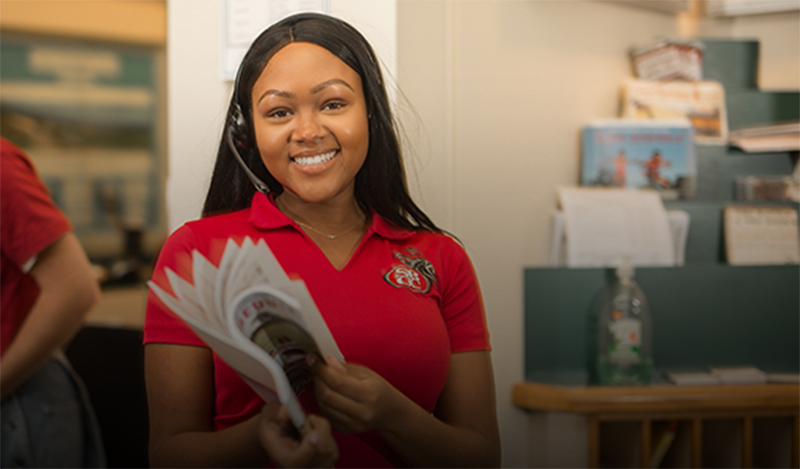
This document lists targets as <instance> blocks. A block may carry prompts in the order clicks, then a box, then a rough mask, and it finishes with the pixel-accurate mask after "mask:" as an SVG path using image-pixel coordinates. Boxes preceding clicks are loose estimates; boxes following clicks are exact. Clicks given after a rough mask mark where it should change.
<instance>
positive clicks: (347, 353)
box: [144, 193, 490, 467]
mask: <svg viewBox="0 0 800 469" xmlns="http://www.w3.org/2000/svg"><path fill="white" fill-rule="evenodd" d="M245 237H250V238H251V239H252V240H253V241H254V242H258V240H259V239H264V240H265V241H266V243H267V244H268V245H269V247H270V249H271V250H272V252H273V253H274V254H275V257H276V258H277V259H278V262H280V264H281V266H282V267H283V269H284V270H285V271H286V273H287V274H288V275H289V276H290V277H293V278H295V277H298V278H302V279H303V280H304V281H305V283H306V286H307V287H308V290H309V292H310V294H311V296H312V298H313V299H314V301H315V302H316V304H317V307H318V308H319V311H320V313H321V314H322V316H323V317H324V318H325V321H326V323H327V324H328V327H329V328H330V330H331V333H332V334H333V337H334V338H335V339H336V343H337V345H338V346H339V349H340V350H341V352H342V354H343V355H344V357H345V359H346V360H347V361H348V362H349V363H355V364H359V365H363V366H366V367H367V368H369V369H371V370H373V371H375V372H377V373H379V374H380V375H381V376H382V377H383V378H385V379H386V380H387V381H388V382H390V383H391V384H392V385H393V386H395V387H396V388H398V389H399V390H400V391H402V392H403V393H404V394H405V395H406V396H408V397H409V398H411V399H412V400H413V401H414V402H416V403H417V404H418V405H419V406H421V407H422V408H424V409H425V410H426V411H428V412H433V410H434V408H435V406H436V401H437V399H438V398H439V395H440V393H441V391H442V389H443V388H444V385H445V382H446V380H447V375H448V373H449V367H450V355H451V354H452V353H457V352H466V351H475V350H489V348H490V346H489V337H488V332H487V329H486V322H485V318H484V310H483V301H482V299H481V294H480V290H479V287H478V282H477V279H476V277H475V273H474V270H473V268H472V264H471V262H470V260H469V258H468V257H467V255H466V253H465V252H464V250H463V248H462V247H461V246H460V245H459V244H458V243H456V242H455V241H454V240H453V239H451V238H450V237H448V236H445V235H442V234H438V233H429V232H423V231H420V232H412V231H406V230H402V229H399V228H397V227H394V226H393V225H390V224H389V223H387V222H386V221H385V220H383V219H382V218H381V217H380V216H379V215H377V214H374V215H373V216H372V224H371V226H370V228H369V230H368V231H367V234H366V235H365V236H364V238H363V240H362V241H361V244H360V245H359V246H358V248H357V249H356V251H355V253H354V254H353V257H352V258H351V259H350V261H349V262H348V264H347V265H346V266H345V267H344V268H342V269H341V270H337V269H335V268H334V267H333V266H332V265H331V263H330V262H329V261H328V258H327V257H326V256H325V254H324V253H323V252H322V251H321V250H320V249H319V248H318V247H317V245H316V244H314V242H313V241H312V240H311V239H310V238H309V237H308V236H307V235H306V234H305V233H304V232H303V231H302V230H300V229H299V227H298V226H297V224H296V223H295V222H294V221H292V220H291V219H290V218H289V217H287V216H286V215H284V214H283V213H282V212H281V211H280V210H278V209H277V207H276V206H275V205H274V202H273V201H272V200H271V199H270V198H268V197H267V196H265V195H263V194H261V193H256V195H255V196H254V198H253V203H252V206H251V207H250V208H248V209H245V210H240V211H237V212H233V213H229V214H224V215H219V216H214V217H209V218H204V219H201V220H197V221H193V222H189V223H187V224H185V225H184V226H182V227H181V228H179V229H178V230H176V231H175V232H174V233H173V234H172V235H171V236H170V237H169V239H168V240H167V242H166V244H165V245H164V247H163V249H162V251H161V254H160V256H159V260H158V263H157V265H156V269H155V272H154V275H153V280H154V281H155V282H156V283H157V284H158V285H160V286H162V287H165V288H167V287H168V282H167V280H166V277H165V274H164V268H165V267H169V268H170V269H172V270H174V271H175V272H177V273H178V274H179V275H181V276H183V277H184V278H185V279H187V280H189V281H191V280H192V269H191V252H192V251H193V250H198V251H199V252H200V253H202V254H203V255H205V256H206V257H207V258H208V259H209V260H210V261H211V262H213V263H214V264H215V265H219V261H220V259H221V257H222V252H223V249H224V246H225V243H226V242H227V239H228V238H232V239H234V240H235V241H236V242H238V243H240V244H241V242H242V240H243V239H244V238H245ZM168 291H169V289H168ZM144 333H145V336H144V339H145V343H175V344H184V345H196V346H205V344H204V343H203V341H202V340H200V339H199V338H198V337H197V336H196V335H195V334H194V333H193V332H192V331H191V330H190V329H189V328H188V327H187V326H186V325H185V324H184V323H183V322H182V321H181V320H180V319H179V318H177V316H174V315H172V314H171V313H169V312H167V311H165V310H164V309H163V306H162V304H161V302H160V301H158V300H157V299H156V298H155V295H153V294H152V293H151V295H150V298H149V299H148V304H147V317H146V321H145V331H144ZM214 364H215V369H214V373H215V386H216V408H215V420H214V422H215V427H216V429H218V430H221V429H224V428H227V427H230V426H232V425H235V424H237V423H239V422H242V421H244V420H246V419H248V418H249V417H251V416H253V415H254V414H255V413H256V412H258V411H259V410H260V408H261V406H262V405H263V402H262V401H261V399H260V398H258V397H257V396H256V394H255V393H254V392H253V391H252V390H251V389H250V388H249V387H248V386H247V385H246V384H245V383H244V382H243V381H242V380H241V378H239V376H238V375H237V374H236V372H234V371H233V370H232V369H230V368H229V367H228V366H227V365H226V364H225V363H224V362H222V360H221V359H219V357H217V356H216V354H215V355H214ZM308 394H309V393H307V394H304V395H303V396H301V401H302V402H303V405H304V406H305V407H306V408H307V409H308V410H310V411H312V412H313V409H315V408H316V403H315V402H313V400H314V398H313V395H308ZM334 435H335V437H336V439H337V443H338V444H339V451H340V454H341V458H340V460H339V463H338V464H337V465H338V466H340V467H385V466H390V465H403V463H402V461H401V460H400V459H399V458H398V457H397V456H396V455H395V454H394V453H393V452H392V451H391V449H389V447H388V446H387V445H386V444H385V443H384V442H383V441H382V439H381V438H380V437H379V436H378V435H377V433H375V432H369V433H366V434H361V435H342V434H338V433H336V432H334Z"/></svg>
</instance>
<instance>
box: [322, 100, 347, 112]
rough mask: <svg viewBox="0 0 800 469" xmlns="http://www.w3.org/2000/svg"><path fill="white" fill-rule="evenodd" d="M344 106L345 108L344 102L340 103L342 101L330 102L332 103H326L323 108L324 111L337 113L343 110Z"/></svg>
mask: <svg viewBox="0 0 800 469" xmlns="http://www.w3.org/2000/svg"><path fill="white" fill-rule="evenodd" d="M344 106H345V104H344V103H343V102H340V101H330V102H327V103H325V105H324V106H322V109H327V110H330V111H335V110H337V109H341V108H343V107H344Z"/></svg>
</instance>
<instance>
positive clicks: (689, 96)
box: [621, 79, 728, 145]
mask: <svg viewBox="0 0 800 469" xmlns="http://www.w3.org/2000/svg"><path fill="white" fill-rule="evenodd" d="M621 117H624V118H631V119H663V118H687V119H689V121H690V122H691V123H692V126H693V127H694V130H695V135H694V137H695V142H697V143H698V144H710V145H727V143H728V115H727V110H726V106H725V90H724V88H723V87H722V85H721V84H720V83H718V82H715V81H695V82H685V81H656V80H637V79H629V80H626V81H625V82H624V83H623V85H622V114H621Z"/></svg>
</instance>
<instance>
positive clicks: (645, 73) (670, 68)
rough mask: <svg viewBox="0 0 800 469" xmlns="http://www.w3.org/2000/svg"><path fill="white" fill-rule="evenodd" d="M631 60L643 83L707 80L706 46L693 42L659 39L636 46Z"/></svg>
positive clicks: (688, 40) (632, 51)
mask: <svg viewBox="0 0 800 469" xmlns="http://www.w3.org/2000/svg"><path fill="white" fill-rule="evenodd" d="M631 61H632V62H633V70H634V73H636V76H637V77H638V78H640V79H643V80H685V81H698V80H702V79H703V44H702V43H701V42H700V41H694V40H691V39H666V38H664V39H659V40H657V41H655V42H654V43H652V44H647V45H645V46H640V47H634V48H633V49H632V50H631Z"/></svg>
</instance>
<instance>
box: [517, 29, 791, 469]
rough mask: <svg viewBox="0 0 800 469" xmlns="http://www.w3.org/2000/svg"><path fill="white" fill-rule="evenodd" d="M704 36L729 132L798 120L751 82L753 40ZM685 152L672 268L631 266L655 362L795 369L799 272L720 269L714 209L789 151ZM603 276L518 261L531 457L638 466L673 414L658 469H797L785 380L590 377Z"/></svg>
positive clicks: (787, 100)
mask: <svg viewBox="0 0 800 469" xmlns="http://www.w3.org/2000/svg"><path fill="white" fill-rule="evenodd" d="M703 42H704V46H705V56H704V70H703V75H704V78H705V79H709V80H716V81H719V82H721V83H722V84H723V86H724V87H725V93H726V103H727V108H728V125H729V128H730V130H737V129H740V128H744V127H748V126H757V125H765V124H770V123H776V122H783V121H791V120H798V119H800V92H797V91H781V92H764V91H761V90H759V89H758V87H757V83H756V77H757V75H758V73H757V66H758V43H757V42H755V41H736V40H704V41H703ZM697 160H698V169H697V190H696V198H695V199H693V200H685V201H674V202H666V203H665V206H666V208H667V209H681V210H685V211H686V212H688V213H689V215H690V217H691V221H690V227H689V235H688V238H687V244H686V258H685V264H684V265H683V266H680V267H669V268H637V270H636V280H637V282H638V283H639V284H640V285H641V287H642V289H643V290H644V291H645V293H646V294H647V297H648V300H649V304H650V309H651V315H652V320H653V342H654V360H655V364H656V368H657V369H659V370H661V369H670V368H671V369H681V368H682V369H687V368H694V369H697V368H701V369H702V368H706V367H708V366H737V365H753V366H757V367H759V368H761V369H762V370H765V371H792V372H795V373H796V372H797V371H798V370H800V321H799V320H798V319H800V268H799V267H798V266H797V265H764V266H731V265H728V264H727V262H726V259H725V253H724V238H723V224H722V220H723V210H724V208H725V206H726V205H730V204H743V203H744V202H739V201H736V200H734V181H735V179H736V177H737V176H740V175H742V176H743V175H789V174H791V173H792V170H793V168H794V165H796V164H798V163H797V160H798V154H797V152H794V153H789V152H785V153H765V154H757V155H755V154H745V153H743V152H741V151H739V150H736V149H734V148H730V147H727V146H698V147H697ZM747 204H751V203H749V202H748V203H747ZM752 205H784V206H785V205H788V206H792V207H794V208H795V209H797V208H798V204H797V203H794V202H760V203H755V204H752ZM610 277H613V271H612V270H611V269H569V268H529V269H525V272H524V291H525V379H526V381H525V382H524V383H520V384H518V385H517V386H516V387H515V389H514V396H513V402H514V404H515V405H517V406H519V407H520V408H522V409H525V410H528V411H530V413H531V421H530V423H531V428H532V434H535V435H536V437H534V439H533V440H532V441H531V455H532V456H531V459H532V460H536V461H535V462H534V463H533V464H534V465H541V466H544V467H582V466H586V465H589V466H590V467H649V463H650V457H651V453H652V450H653V449H654V448H655V445H656V444H657V440H658V438H659V436H660V434H661V432H662V431H663V429H664V428H665V427H666V426H667V425H668V424H669V422H672V421H677V422H678V429H677V432H676V437H675V440H674V441H673V443H672V444H671V446H670V449H669V451H668V452H667V453H666V455H665V457H664V459H663V460H662V463H661V466H660V467H790V466H791V467H798V464H799V461H798V442H799V441H800V430H799V429H798V425H799V424H798V420H800V418H799V417H798V409H800V385H798V384H763V385H754V386H732V385H717V386H703V387H695V386H693V387H686V386H675V385H671V384H669V383H667V382H666V381H665V380H664V379H663V377H662V376H661V374H660V373H656V375H657V376H656V379H655V382H654V384H653V385H651V386H642V387H600V386H593V385H589V383H588V379H587V378H588V373H587V372H586V369H587V367H586V362H587V353H586V343H587V340H586V329H587V327H586V317H587V313H588V309H589V305H590V304H591V302H592V298H593V297H594V296H595V294H596V293H597V292H598V291H599V290H600V289H601V288H602V287H603V286H604V285H605V284H606V283H608V281H609V280H610ZM542 435H544V437H545V439H544V440H542V439H541V437H542ZM576 439H577V441H576ZM567 445H568V446H567ZM564 448H568V450H565V449H564Z"/></svg>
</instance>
